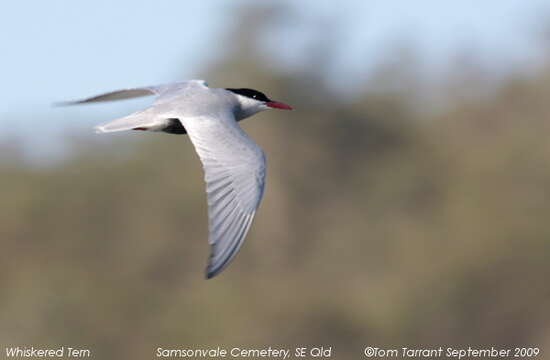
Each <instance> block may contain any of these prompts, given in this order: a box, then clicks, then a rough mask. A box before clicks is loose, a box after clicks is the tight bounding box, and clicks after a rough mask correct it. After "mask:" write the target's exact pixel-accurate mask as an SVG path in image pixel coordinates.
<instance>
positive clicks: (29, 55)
mask: <svg viewBox="0 0 550 360" xmlns="http://www.w3.org/2000/svg"><path fill="white" fill-rule="evenodd" d="M266 2H267V1H266ZM278 2H279V3H280V2H284V3H287V4H288V6H290V7H291V8H294V9H295V11H296V14H297V15H296V16H295V17H293V19H298V20H297V21H296V22H295V23H292V19H290V20H289V22H290V23H289V24H288V26H287V27H285V28H284V29H281V30H279V31H277V32H275V33H273V34H268V35H266V36H267V37H269V38H273V39H275V41H273V44H277V46H271V47H270V46H267V47H266V50H265V51H266V53H269V54H270V55H271V56H273V57H275V58H277V59H278V60H280V61H278V62H280V63H282V64H284V66H288V67H294V68H295V69H298V70H299V69H300V67H304V66H306V64H304V63H303V61H302V55H303V52H301V51H300V50H301V48H302V46H303V44H304V43H306V42H307V41H309V40H311V39H315V38H319V37H322V36H324V35H323V34H321V33H320V31H319V29H317V28H315V27H309V26H308V24H310V23H312V22H314V21H317V20H319V19H326V20H327V21H333V22H334V19H337V21H336V23H337V24H338V28H337V29H336V30H337V31H338V32H339V34H341V36H342V39H345V41H342V42H341V43H339V44H338V48H337V49H336V50H335V51H337V56H336V59H337V62H336V69H335V71H334V73H335V74H337V76H335V84H336V85H337V86H338V85H339V86H342V84H343V83H345V82H346V80H348V79H353V78H356V76H357V75H358V74H359V75H362V74H364V73H366V72H367V71H368V69H369V68H370V67H372V66H373V65H374V64H376V63H377V62H378V61H380V56H381V54H384V52H385V51H387V48H388V46H390V45H391V44H393V42H394V41H395V40H409V41H413V43H414V44H415V45H417V46H418V47H419V49H420V52H421V55H422V56H423V57H424V58H425V60H426V61H427V62H428V63H430V64H433V66H434V69H437V68H440V69H443V68H444V67H445V64H446V62H447V61H448V59H449V58H450V57H451V56H452V54H454V53H455V52H456V51H457V50H459V49H461V48H470V49H474V50H475V53H476V55H477V56H478V57H479V58H480V59H481V60H482V61H484V63H485V64H487V65H488V66H490V67H494V68H497V69H503V71H506V70H509V69H521V68H522V67H525V68H528V67H530V66H533V65H534V64H537V62H538V61H540V59H541V57H542V54H543V51H542V50H541V49H540V48H539V43H538V42H537V36H539V35H540V34H539V33H538V32H539V31H542V30H543V25H544V21H547V23H546V25H547V26H550V2H548V1H547V0H546V1H543V0H500V1H498V0H484V1H471V0H461V1H458V0H457V1H455V0H448V1H435V0H417V1H407V0H401V1H397V0H393V1H392V0H387V1H374V0H373V1H367V0H357V1H344V0H341V1H338V2H336V1H325V2H320V1H314V0H304V1H290V0H289V1H278ZM246 3H250V4H257V3H258V2H256V1H252V0H251V1H244V0H241V1H229V0H212V1H180V0H159V1H148V0H147V1H145V0H143V1H138V0H117V1H105V0H93V1H85V0H83V1H70V0H48V1H39V0H35V1H30V0H29V1H25V0H23V1H9V2H4V3H3V4H2V10H1V11H0V44H1V46H2V52H1V56H0V78H1V79H2V86H1V87H0V97H1V98H2V101H1V102H0V126H2V129H3V130H2V132H1V134H0V141H1V139H2V138H5V137H7V136H13V135H16V136H18V137H21V138H22V139H23V140H25V139H27V140H29V139H30V140H32V141H35V140H37V138H36V136H37V135H36V134H37V131H36V128H37V127H44V132H43V133H42V132H39V133H40V134H45V135H46V136H44V137H45V138H46V139H51V138H56V137H57V136H58V135H60V134H63V133H65V132H66V131H67V129H69V130H70V131H75V130H76V131H81V132H82V134H87V133H88V131H89V133H90V136H93V132H92V131H91V130H88V129H89V128H90V127H91V126H92V125H94V124H96V123H98V122H102V121H105V120H106V119H109V118H111V117H116V116H121V115H124V113H125V112H126V111H127V110H128V105H120V104H106V105H105V106H94V107H93V109H92V108H91V107H88V108H86V111H87V112H88V113H90V114H89V121H88V120H83V121H81V122H80V123H79V124H75V123H74V121H71V115H75V114H81V113H82V111H83V110H82V109H79V110H75V109H64V110H60V109H52V108H51V106H50V105H51V103H52V102H54V101H58V100H65V99H72V98H78V97H82V96H87V95H91V94H95V93H97V92H103V91H106V90H111V89H117V88H121V87H131V86H139V85H148V84H156V83H163V82H170V81H173V80H180V79H185V78H205V79H207V80H208V74H204V73H202V71H203V69H204V68H205V66H204V64H207V63H208V62H209V61H211V60H212V59H215V58H216V56H217V55H219V54H220V51H223V47H221V46H220V39H224V37H223V36H224V32H225V31H227V30H228V29H229V28H230V27H231V26H232V25H233V22H234V21H235V20H236V19H235V16H234V13H233V9H234V8H235V7H237V6H239V5H242V4H246ZM302 20H303V21H302ZM277 39H278V40H277ZM266 43H268V44H269V41H267V42H266ZM339 69H343V71H338V70H339ZM176 77H177V78H176ZM234 85H235V86H245V85H247V84H234ZM145 103H146V102H144V103H143V104H145ZM92 110H93V111H92ZM41 117H43V118H44V119H47V120H48V122H49V123H48V124H44V123H43V122H40V121H39V119H40V118H41ZM30 118H32V120H31V119H30ZM41 138H42V136H41ZM39 142H41V143H45V144H47V143H48V140H40V141H39Z"/></svg>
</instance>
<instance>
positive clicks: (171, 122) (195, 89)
mask: <svg viewBox="0 0 550 360" xmlns="http://www.w3.org/2000/svg"><path fill="white" fill-rule="evenodd" d="M147 95H155V96H156V97H157V98H156V100H155V102H154V103H153V104H152V105H151V106H150V107H148V108H146V109H145V110H143V111H138V112H136V113H133V114H131V115H128V116H126V117H123V118H120V119H117V120H113V121H111V122H108V123H105V124H102V125H99V126H97V127H96V128H95V129H96V130H97V132H99V133H107V132H114V131H125V130H142V131H161V132H165V133H169V134H188V135H189V138H190V139H191V142H192V143H193V145H194V147H195V150H196V151H197V154H198V155H199V158H200V160H201V162H202V166H203V169H204V179H205V181H206V192H207V194H208V228H209V235H208V240H209V243H210V246H211V253H210V259H209V261H208V266H207V268H206V277H207V278H208V279H210V278H212V277H214V276H216V275H217V274H219V273H220V272H221V271H222V270H224V269H225V268H226V267H227V265H229V263H230V262H231V260H233V258H234V257H235V255H236V254H237V252H238V251H239V249H240V248H241V246H242V244H243V241H244V238H245V237H246V234H247V232H248V230H249V229H250V225H251V224H252V220H253V219H254V214H255V213H256V210H257V209H258V206H259V204H260V201H261V200H262V196H263V193H264V187H265V172H266V160H265V155H264V152H263V151H262V149H260V147H259V146H258V145H257V144H256V143H255V142H254V140H252V139H251V138H250V137H249V136H248V135H247V134H246V133H245V132H244V131H243V130H242V129H241V127H240V126H239V125H238V124H237V122H238V121H241V120H243V119H245V118H247V117H249V116H252V115H254V114H256V113H258V112H260V111H263V110H267V109H284V110H292V108H291V107H290V106H288V105H286V104H283V103H280V102H277V101H273V100H270V99H269V98H268V97H267V96H266V95H265V94H263V93H261V92H259V91H256V90H252V89H246V88H239V89H233V88H226V89H224V88H209V87H208V84H207V83H206V82H205V81H203V80H190V81H183V82H178V83H174V84H166V85H160V86H148V87H142V88H133V89H125V90H118V91H113V92H109V93H106V94H102V95H97V96H93V97H90V98H86V99H83V100H78V101H72V102H65V103H62V105H76V104H86V103H94V102H101V101H112V100H122V99H130V98H135V97H140V96H147Z"/></svg>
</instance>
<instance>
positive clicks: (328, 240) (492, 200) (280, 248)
mask: <svg viewBox="0 0 550 360" xmlns="http://www.w3.org/2000/svg"><path fill="white" fill-rule="evenodd" d="M255 11H261V10H255ZM258 17H260V18H261V16H258V14H257V13H252V15H251V13H250V12H247V13H245V14H244V15H242V21H240V22H238V23H239V24H241V25H240V26H237V27H236V29H235V32H234V33H233V34H231V36H228V39H227V41H229V42H233V43H234V44H235V46H234V47H233V51H229V52H228V53H227V54H226V56H225V57H224V58H223V60H221V61H220V62H219V63H217V64H213V65H212V66H211V68H210V69H208V71H206V72H205V73H210V74H212V78H211V79H209V82H210V83H211V85H212V86H220V87H223V86H248V87H253V88H256V89H260V90H262V91H265V92H266V93H267V94H269V95H270V96H272V97H273V98H275V99H280V100H281V101H285V102H288V103H290V104H291V105H293V106H294V107H295V108H296V109H297V110H296V111H294V112H292V113H287V112H285V113H283V112H275V111H271V112H266V113H262V114H261V115H258V116H256V117H254V118H253V119H250V120H247V121H245V122H244V123H242V125H243V127H244V128H245V129H246V131H247V132H248V133H249V134H250V135H251V136H252V137H253V138H254V139H255V140H256V141H257V142H258V143H259V144H260V146H261V147H262V148H263V149H264V150H265V152H266V154H267V156H268V164H269V169H268V180H267V188H266V193H265V198H264V201H263V203H262V206H261V208H260V211H259V213H258V216H257V220H256V221H255V223H254V226H253V227H252V230H251V232H250V234H249V236H248V239H247V242H246V244H245V246H244V247H243V249H242V251H241V252H240V254H239V255H238V256H237V258H236V259H235V261H234V262H233V264H232V265H231V266H230V267H229V268H228V269H227V270H226V271H225V272H224V273H223V274H222V275H221V276H219V277H217V278H215V279H213V280H210V281H205V280H204V278H203V271H204V266H205V264H206V260H207V255H208V250H209V249H208V245H207V241H206V240H207V216H206V201H205V192H204V185H203V181H202V170H201V166H200V163H199V161H198V159H197V157H196V155H195V153H194V150H193V148H192V146H191V144H190V142H189V141H188V139H187V138H186V137H182V136H171V135H164V134H162V135H161V134H143V133H127V134H122V135H113V136H110V137H108V139H107V140H105V137H103V138H102V139H101V140H95V139H93V140H87V139H88V138H85V139H76V140H74V141H73V142H74V145H73V146H72V147H71V155H70V156H69V157H68V158H67V159H65V160H63V161H60V162H58V163H55V164H52V165H49V166H43V167H36V166H31V165H27V164H25V163H24V162H21V161H19V160H20V159H21V156H20V155H18V151H17V147H10V146H7V145H6V146H5V147H4V148H3V149H2V150H3V152H2V154H1V158H2V161H1V163H0V188H1V189H2V201H1V205H0V206H1V207H0V239H1V241H2V251H1V252H0V264H2V265H1V269H2V271H0V285H1V288H2V291H1V293H0V339H1V342H2V345H29V346H30V345H34V346H40V345H43V346H60V345H65V346H77V347H78V346H81V347H84V348H91V349H92V351H93V353H94V357H95V358H101V359H125V358H127V359H130V358H136V359H140V358H151V357H152V356H153V354H154V349H155V348H156V347H157V346H162V347H166V348H168V347H176V348H183V347H193V348H196V347H200V346H248V347H253V346H263V345H265V346H268V345H273V346H285V347H286V346H294V345H296V346H308V345H325V346H330V345H332V346H333V347H334V352H335V354H336V355H337V356H338V358H354V359H356V358H359V357H360V356H361V354H362V349H363V348H364V346H366V345H377V346H390V347H400V346H408V345H410V346H413V345H417V346H420V345H424V346H432V345H433V346H435V345H437V346H439V345H443V346H446V345H449V346H452V345H472V346H475V345H480V346H487V345H489V346H490V345H495V346H516V345H517V346H539V347H541V348H546V349H550V311H549V309H550V285H549V282H548V276H549V274H550V261H549V254H550V221H549V218H550V141H548V138H549V134H550V121H549V120H550V119H549V116H550V115H549V114H550V101H549V99H550V61H549V67H547V68H542V69H540V71H538V72H537V73H536V74H534V75H530V76H527V75H525V76H518V77H516V78H514V79H510V80H508V81H506V82H504V83H502V84H501V85H500V86H499V88H498V89H497V90H495V91H493V92H491V93H488V94H485V95H484V96H480V97H477V96H469V95H471V94H472V93H474V90H471V89H479V88H483V87H484V86H485V84H484V83H483V81H484V78H483V77H482V76H480V77H476V76H470V75H471V74H469V73H468V71H467V70H464V69H463V70H460V69H457V70H456V73H454V74H452V75H450V76H449V86H448V88H447V89H446V90H448V91H447V92H446V94H449V95H446V97H445V101H446V102H447V103H448V104H449V105H448V106H446V107H445V109H444V110H437V111H425V110H426V108H430V107H433V104H430V101H435V100H433V99H432V98H431V97H425V96H424V94H420V93H419V92H418V91H416V90H415V89H422V88H423V87H424V85H425V84H423V83H422V79H421V78H419V77H416V76H414V74H415V73H416V71H417V69H416V68H415V66H414V62H411V63H409V65H408V66H407V64H402V63H399V64H394V65H393V66H395V68H393V69H392V68H391V66H390V67H389V68H388V67H381V68H380V69H379V71H378V72H376V74H374V75H373V77H372V78H373V79H376V81H375V82H373V83H372V84H367V85H366V86H367V87H368V89H365V90H364V91H363V92H362V93H359V94H358V93H355V94H353V95H354V97H353V100H352V101H351V102H350V101H349V99H348V100H344V98H345V97H342V96H339V95H340V94H338V93H335V92H334V90H331V88H330V87H328V86H327V84H326V79H325V77H324V74H323V64H324V62H325V61H326V59H327V58H330V56H332V55H331V51H330V43H329V44H327V43H320V44H317V45H316V47H315V48H314V49H312V52H311V53H312V63H311V67H310V68H308V69H307V71H301V72H294V73H288V72H284V71H283V70H280V71H276V70H273V67H271V65H270V64H269V61H267V60H266V58H265V57H264V56H263V52H262V48H261V45H260V44H258V42H257V41H256V40H257V39H256V38H255V37H254V36H255V35H253V34H259V33H261V30H262V29H263V28H262V27H263V26H264V25H262V23H261V22H260V21H257V20H256V19H257V18H258ZM254 27H256V28H258V29H257V31H252V30H251V29H254ZM244 29H248V31H244ZM243 33H246V34H252V35H249V36H250V37H251V38H247V37H246V36H243V35H242V34H243ZM403 79H406V81H405V82H404V83H403ZM457 79H459V80H460V79H468V81H467V82H464V81H463V82H460V81H458V82H457V81H456V80H457ZM457 83H459V84H461V85H460V86H457ZM384 84H398V85H399V84H401V85H402V86H395V87H391V86H390V87H388V88H389V90H388V88H386V89H385V90H384V86H383V85H384ZM377 89H378V91H377ZM82 111H83V113H86V116H89V115H90V112H93V108H92V107H88V108H83V110H82ZM426 114H428V115H426ZM42 121H46V119H43V120H42ZM128 139H131V140H128ZM136 139H138V140H136ZM133 140H136V141H133ZM67 141H68V142H69V141H71V140H70V139H67Z"/></svg>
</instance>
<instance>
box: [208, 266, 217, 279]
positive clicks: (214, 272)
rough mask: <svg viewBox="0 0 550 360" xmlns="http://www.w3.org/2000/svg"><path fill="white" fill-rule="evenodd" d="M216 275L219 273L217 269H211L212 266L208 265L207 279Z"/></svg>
mask: <svg viewBox="0 0 550 360" xmlns="http://www.w3.org/2000/svg"><path fill="white" fill-rule="evenodd" d="M216 275H218V273H217V272H216V271H212V269H210V267H208V268H207V269H206V280H210V279H212V278H213V277H214V276H216Z"/></svg>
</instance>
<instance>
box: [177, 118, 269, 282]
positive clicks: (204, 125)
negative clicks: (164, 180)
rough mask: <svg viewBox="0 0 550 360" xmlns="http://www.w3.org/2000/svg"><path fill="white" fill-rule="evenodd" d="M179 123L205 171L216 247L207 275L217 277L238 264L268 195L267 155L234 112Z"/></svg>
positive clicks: (213, 250)
mask: <svg viewBox="0 0 550 360" xmlns="http://www.w3.org/2000/svg"><path fill="white" fill-rule="evenodd" d="M180 121H181V122H182V124H183V126H184V127H185V128H186V129H187V132H188V134H189V137H190V138H191V141H192V142H193V145H194V146H195V150H196V151H197V154H198V155H199V157H200V159H201V162H202V164H203V168H204V173H205V181H206V191H207V194H208V218H209V222H208V225H209V242H210V245H211V254H210V260H209V262H208V267H207V269H206V277H207V278H212V277H214V276H216V275H217V274H219V273H220V272H221V271H222V270H223V269H225V267H226V266H227V265H229V263H230V262H231V260H233V258H234V257H235V255H236V254H237V252H238V251H239V249H240V248H241V246H242V244H243V241H244V238H245V236H246V234H247V232H248V230H249V229H250V226H251V224H252V220H253V219H254V214H255V213H256V210H257V208H258V206H259V204H260V201H261V199H262V196H263V192H264V185H265V169H266V161H265V156H264V153H263V151H262V150H261V149H260V147H259V146H258V145H257V144H256V143H255V142H254V141H253V140H252V139H251V138H250V137H249V136H248V135H247V134H246V133H245V132H244V131H243V130H242V129H241V127H240V126H239V125H237V122H236V121H235V118H234V116H233V115H232V114H231V113H224V114H223V115H219V114H218V115H211V116H208V117H199V118H180Z"/></svg>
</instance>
